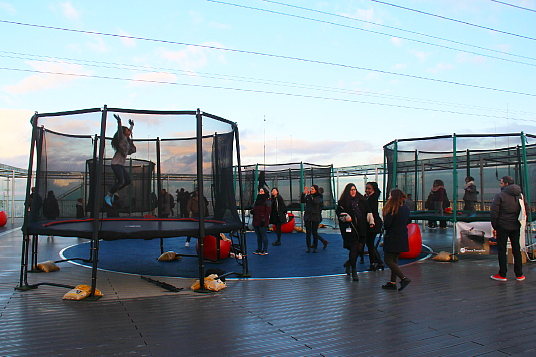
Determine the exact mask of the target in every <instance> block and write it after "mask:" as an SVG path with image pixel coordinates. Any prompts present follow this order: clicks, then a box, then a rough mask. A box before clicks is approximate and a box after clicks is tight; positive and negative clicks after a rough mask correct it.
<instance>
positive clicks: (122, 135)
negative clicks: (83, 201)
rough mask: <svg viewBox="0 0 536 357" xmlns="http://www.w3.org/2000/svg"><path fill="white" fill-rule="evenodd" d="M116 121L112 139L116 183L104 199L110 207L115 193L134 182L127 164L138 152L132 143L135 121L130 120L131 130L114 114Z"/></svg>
mask: <svg viewBox="0 0 536 357" xmlns="http://www.w3.org/2000/svg"><path fill="white" fill-rule="evenodd" d="M114 117H115V119H117V132H116V133H115V135H114V137H113V138H112V147H113V148H114V150H115V154H114V157H113V158H112V171H113V172H114V175H115V179H116V182H115V183H114V185H113V186H112V188H111V189H110V191H109V192H108V194H107V195H106V197H104V201H105V202H106V204H107V205H108V206H110V207H112V203H113V196H114V193H115V192H117V191H119V190H120V189H122V188H124V187H126V186H128V185H130V183H131V182H132V180H131V179H130V175H129V174H128V172H127V170H126V169H125V162H126V160H127V156H128V155H131V154H134V153H135V152H136V146H134V143H133V142H132V139H131V138H130V135H131V134H132V129H133V128H134V121H133V120H132V119H129V120H128V123H129V124H130V128H127V127H126V126H122V125H121V118H120V117H119V115H117V114H114Z"/></svg>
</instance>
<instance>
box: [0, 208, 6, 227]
mask: <svg viewBox="0 0 536 357" xmlns="http://www.w3.org/2000/svg"><path fill="white" fill-rule="evenodd" d="M6 223H7V215H6V212H5V211H0V227H3V226H5V225H6Z"/></svg>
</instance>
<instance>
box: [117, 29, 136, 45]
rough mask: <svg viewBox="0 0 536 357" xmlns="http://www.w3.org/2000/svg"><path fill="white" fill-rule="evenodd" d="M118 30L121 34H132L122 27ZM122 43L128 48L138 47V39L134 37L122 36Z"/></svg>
mask: <svg viewBox="0 0 536 357" xmlns="http://www.w3.org/2000/svg"><path fill="white" fill-rule="evenodd" d="M118 32H119V34H120V35H121V36H131V34H129V33H128V32H126V31H124V30H122V29H119V30H118ZM121 43H123V45H124V46H125V47H128V48H135V47H136V41H135V40H134V39H132V38H126V37H121Z"/></svg>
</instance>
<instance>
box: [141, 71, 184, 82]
mask: <svg viewBox="0 0 536 357" xmlns="http://www.w3.org/2000/svg"><path fill="white" fill-rule="evenodd" d="M133 78H134V79H135V80H138V81H142V82H143V81H145V83H133V84H132V85H141V84H151V83H150V82H171V83H175V82H176V81H177V76H176V75H174V74H172V73H165V72H151V73H140V74H135V75H134V77H133ZM154 84H156V83H154Z"/></svg>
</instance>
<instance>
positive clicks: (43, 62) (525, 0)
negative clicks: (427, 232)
mask: <svg viewBox="0 0 536 357" xmlns="http://www.w3.org/2000/svg"><path fill="white" fill-rule="evenodd" d="M535 23H536V0H505V1H494V0H444V1H442V0H433V1H431V0H405V1H402V0H390V1H385V2H382V1H375V0H330V1H302V0H281V2H279V1H261V0H229V2H226V1H207V0H179V1H177V0H175V1H164V0H162V1H157V2H149V1H100V0H94V1H46V0H39V1H37V0H27V1H2V0H0V78H1V81H0V123H1V125H2V128H3V129H2V130H1V131H0V143H1V144H0V145H1V147H0V148H1V150H0V163H3V164H7V165H12V166H16V167H22V168H25V167H27V160H28V153H29V146H30V143H29V141H30V129H31V126H30V118H31V116H32V114H33V113H34V112H36V111H37V112H40V113H48V112H59V111H67V110H76V109H85V108H95V107H103V106H104V105H108V106H110V107H118V108H131V109H150V110H196V109H197V108H199V109H201V110H202V111H204V112H208V113H211V114H214V115H217V116H220V117H223V118H225V119H228V120H231V121H233V122H236V123H237V124H238V129H239V132H240V142H241V157H242V163H243V164H245V165H247V164H255V163H260V164H262V163H266V164H275V163H289V162H300V161H301V162H308V163H313V164H322V165H324V164H333V165H334V166H335V167H342V166H358V165H365V164H376V163H381V162H383V145H385V144H387V143H389V142H391V141H392V140H395V139H403V138H416V137H428V136H435V135H450V134H453V133H457V134H469V133H504V132H521V131H524V132H527V133H532V134H536V128H535V127H534V126H535V124H536V105H535V104H536V26H535V25H534V24H535ZM68 125H73V126H75V125H76V123H72V124H71V123H68ZM65 130H66V131H69V128H68V126H67V128H66V129H65ZM88 134H94V133H88ZM136 135H138V136H143V135H144V133H143V132H136Z"/></svg>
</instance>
